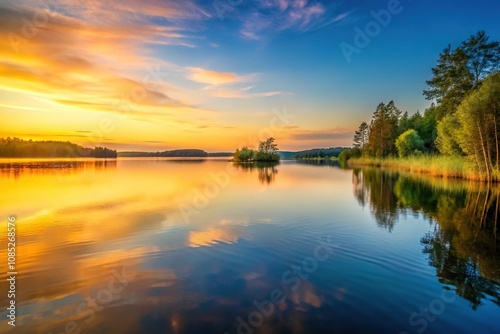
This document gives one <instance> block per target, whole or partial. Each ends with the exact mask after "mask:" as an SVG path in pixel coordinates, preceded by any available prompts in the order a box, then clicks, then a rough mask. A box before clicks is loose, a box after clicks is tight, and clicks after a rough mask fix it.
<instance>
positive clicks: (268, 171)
mask: <svg viewBox="0 0 500 334" xmlns="http://www.w3.org/2000/svg"><path fill="white" fill-rule="evenodd" d="M233 165H234V166H235V167H236V168H237V169H241V170H243V171H246V172H253V171H254V170H257V172H258V178H259V182H260V183H262V184H271V183H273V182H274V181H275V180H276V174H278V169H276V166H278V165H279V162H260V161H257V162H250V163H246V162H234V163H233Z"/></svg>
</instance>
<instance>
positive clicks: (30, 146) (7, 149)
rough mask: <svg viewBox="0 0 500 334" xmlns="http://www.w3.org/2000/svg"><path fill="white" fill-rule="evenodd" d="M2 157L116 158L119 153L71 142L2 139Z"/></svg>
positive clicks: (0, 153) (0, 143)
mask: <svg viewBox="0 0 500 334" xmlns="http://www.w3.org/2000/svg"><path fill="white" fill-rule="evenodd" d="M0 157H5V158H78V157H90V158H116V157H117V152H116V151H115V150H110V149H108V148H105V147H95V148H87V147H83V146H80V145H77V144H74V143H71V142H69V141H67V142H62V141H33V140H23V139H19V138H10V137H8V138H0Z"/></svg>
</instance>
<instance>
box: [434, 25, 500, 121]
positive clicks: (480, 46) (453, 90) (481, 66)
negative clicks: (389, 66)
mask: <svg viewBox="0 0 500 334" xmlns="http://www.w3.org/2000/svg"><path fill="white" fill-rule="evenodd" d="M499 69H500V44H499V43H498V42H490V41H489V37H488V36H486V33H485V32H484V31H480V32H478V33H477V34H476V35H473V36H471V37H470V38H469V39H468V40H466V41H464V42H462V44H461V45H460V46H459V47H457V48H456V49H452V48H451V46H448V47H447V48H446V49H444V51H443V52H442V53H441V54H440V56H439V60H438V63H437V65H436V66H435V67H434V68H433V69H432V73H433V78H432V79H431V80H429V81H427V85H428V86H429V89H428V90H425V91H424V95H425V97H426V98H427V99H429V100H436V101H437V102H438V104H439V107H438V113H437V118H438V119H441V118H443V117H444V116H446V115H448V114H450V113H454V112H455V110H456V109H457V108H458V106H459V105H460V103H461V102H462V100H463V99H464V98H465V97H466V96H467V94H468V93H469V92H470V91H472V90H474V89H477V88H479V87H480V86H481V83H482V82H483V80H484V79H485V78H486V77H488V76H489V75H490V74H492V73H495V72H496V71H498V70H499Z"/></svg>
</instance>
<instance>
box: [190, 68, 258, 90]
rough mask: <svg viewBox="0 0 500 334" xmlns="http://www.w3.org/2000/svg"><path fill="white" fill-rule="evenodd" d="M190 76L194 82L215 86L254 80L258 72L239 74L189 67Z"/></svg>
mask: <svg viewBox="0 0 500 334" xmlns="http://www.w3.org/2000/svg"><path fill="white" fill-rule="evenodd" d="M186 70H187V71H188V78H189V79H190V80H192V81H194V82H199V83H204V84H209V85H213V86H219V85H226V84H235V83H241V82H249V81H254V80H255V78H256V76H257V75H256V74H247V75H239V74H236V73H231V72H217V71H211V70H206V69H204V68H200V67H187V68H186Z"/></svg>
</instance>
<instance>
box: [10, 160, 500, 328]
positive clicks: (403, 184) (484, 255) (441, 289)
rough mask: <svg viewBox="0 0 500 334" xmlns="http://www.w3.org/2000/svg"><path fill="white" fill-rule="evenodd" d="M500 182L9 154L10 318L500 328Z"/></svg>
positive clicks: (175, 324)
mask: <svg viewBox="0 0 500 334" xmlns="http://www.w3.org/2000/svg"><path fill="white" fill-rule="evenodd" d="M499 195H500V190H499V188H498V187H496V186H488V185H485V184H478V183H469V182H460V181H456V180H442V179H434V178H429V177H425V176H412V175H406V174H398V173H395V172H387V171H381V170H378V169H356V170H346V169H341V168H339V167H338V166H336V165H335V164H333V163H320V162H310V163H299V162H294V161H284V162H282V163H281V164H279V165H248V164H240V165H235V164H233V163H229V162H227V161H226V159H201V160H200V159H190V160H176V159H118V160H117V161H104V160H86V159H81V160H64V161H58V160H50V161H43V160H8V161H7V160H2V161H0V217H2V218H1V219H2V221H4V222H6V221H7V217H9V216H11V215H15V216H16V217H17V221H18V249H17V252H18V254H17V271H18V278H17V279H18V281H17V294H16V301H17V306H18V309H17V311H18V314H17V326H16V327H15V328H12V327H11V326H8V325H7V320H6V312H5V311H3V310H5V307H6V306H7V304H6V301H5V298H2V299H1V300H0V307H1V309H2V311H1V312H0V315H1V319H0V332H9V333H51V332H52V333H54V334H55V333H61V332H66V333H73V332H74V333H78V332H81V333H176V334H183V333H206V334H211V333H217V334H224V333H246V334H248V333H368V332H370V333H395V334H396V333H401V332H407V333H422V332H424V331H425V333H499V332H500V324H499V322H498V318H499V316H500V290H499V282H500V263H499V260H500V257H499V253H500V252H499V251H498V249H497V246H496V244H497V241H498V239H499V238H498V232H497V226H496V222H497V221H498V210H499V207H498V205H499V204H498V202H499ZM2 233H4V232H2ZM5 235H6V234H5V233H4V234H3V236H1V237H0V240H2V243H1V255H2V259H6V258H7V255H6V243H5V242H4V240H5V239H6V238H5ZM0 275H1V276H0V279H1V280H2V282H5V270H2V272H1V273H0ZM1 290H2V292H1V293H2V296H3V295H4V294H5V292H6V291H7V286H6V285H5V284H4V283H2V285H1Z"/></svg>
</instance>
